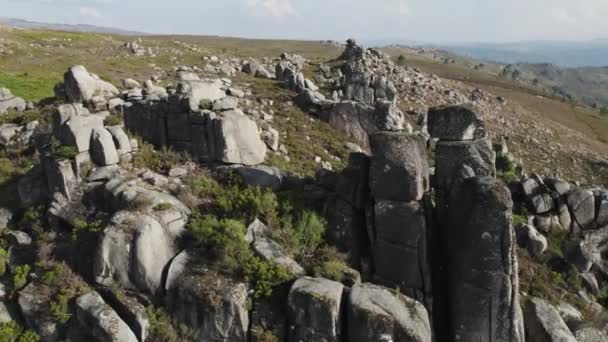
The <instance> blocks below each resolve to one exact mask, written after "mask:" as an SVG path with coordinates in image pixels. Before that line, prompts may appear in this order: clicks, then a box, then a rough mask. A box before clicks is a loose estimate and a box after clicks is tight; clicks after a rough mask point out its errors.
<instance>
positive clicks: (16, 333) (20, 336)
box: [0, 321, 40, 342]
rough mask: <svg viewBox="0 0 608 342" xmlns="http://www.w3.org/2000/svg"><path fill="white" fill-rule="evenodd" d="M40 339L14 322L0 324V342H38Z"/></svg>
mask: <svg viewBox="0 0 608 342" xmlns="http://www.w3.org/2000/svg"><path fill="white" fill-rule="evenodd" d="M38 341H40V337H39V336H38V335H37V334H36V333H35V332H33V331H31V330H28V329H25V328H23V327H22V326H20V325H19V324H18V323H17V322H15V321H10V322H5V323H0V342H38Z"/></svg>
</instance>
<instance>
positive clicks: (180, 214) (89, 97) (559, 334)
mask: <svg viewBox="0 0 608 342" xmlns="http://www.w3.org/2000/svg"><path fill="white" fill-rule="evenodd" d="M503 69H504V68H502V67H501V66H500V65H497V64H496V65H495V64H488V65H486V64H484V63H483V62H479V61H475V60H471V59H468V58H463V57H459V56H457V55H454V54H450V53H446V52H445V51H440V50H434V49H430V50H429V49H420V48H408V47H400V46H391V47H387V48H384V49H373V48H365V47H363V46H361V45H360V44H358V43H357V42H356V41H355V40H354V39H349V40H347V41H346V42H345V43H344V44H343V43H336V42H333V41H286V40H251V39H240V38H227V37H209V36H179V35H172V36H162V35H145V36H143V35H142V36H137V35H135V36H131V35H122V34H108V33H88V32H67V31H54V30H34V29H22V28H15V27H0V147H1V148H0V193H2V194H3V196H2V197H0V335H2V336H8V338H9V340H11V341H12V340H18V341H37V340H39V339H41V340H43V341H63V340H72V341H82V340H91V341H115V342H119V341H120V342H122V341H127V342H131V341H133V342H135V341H153V342H156V341H159V342H160V341H163V342H165V341H169V342H177V341H239V342H245V341H252V342H278V341H281V342H282V341H288V342H291V341H311V342H312V341H336V342H337V341H351V342H378V341H385V342H386V341H395V342H397V341H405V340H408V341H409V340H412V341H421V342H432V341H488V342H489V341H512V342H523V341H524V340H527V341H537V340H538V341H540V340H542V339H549V341H551V340H554V341H561V340H565V341H572V342H575V341H576V342H591V341H593V342H598V341H602V342H604V341H608V336H607V335H606V334H607V333H608V325H607V324H608V282H607V281H606V279H608V271H607V270H608V268H607V267H606V261H607V259H608V257H607V256H608V250H607V248H608V247H607V246H608V244H607V243H606V242H607V241H608V238H607V237H608V190H606V188H608V159H607V158H608V155H607V152H608V140H607V139H608V119H607V118H606V117H603V116H601V115H600V114H599V113H598V111H596V110H593V109H592V108H590V107H588V106H585V105H582V104H579V103H577V102H576V101H574V99H570V100H566V99H564V97H563V96H558V95H557V94H554V93H551V92H547V91H546V89H542V88H541V87H538V86H536V85H534V84H532V85H530V84H528V83H527V82H520V81H518V80H513V79H512V78H508V77H504V76H501V74H502V70H503ZM547 336H549V337H547Z"/></svg>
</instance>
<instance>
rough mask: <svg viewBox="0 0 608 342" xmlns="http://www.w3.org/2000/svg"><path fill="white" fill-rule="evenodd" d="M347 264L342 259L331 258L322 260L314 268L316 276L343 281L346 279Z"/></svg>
mask: <svg viewBox="0 0 608 342" xmlns="http://www.w3.org/2000/svg"><path fill="white" fill-rule="evenodd" d="M345 268H346V265H345V264H344V262H342V261H338V260H329V261H325V262H322V263H321V264H320V265H317V266H315V267H314V268H313V274H314V275H315V276H316V277H323V278H327V279H330V280H335V281H337V282H341V281H342V280H343V279H344V269H345Z"/></svg>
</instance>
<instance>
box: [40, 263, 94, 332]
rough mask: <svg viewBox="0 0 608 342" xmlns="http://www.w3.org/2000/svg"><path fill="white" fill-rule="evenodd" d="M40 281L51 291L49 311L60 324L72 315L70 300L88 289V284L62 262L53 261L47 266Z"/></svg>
mask: <svg viewBox="0 0 608 342" xmlns="http://www.w3.org/2000/svg"><path fill="white" fill-rule="evenodd" d="M41 282H42V284H44V285H45V286H47V287H48V288H49V289H50V290H52V291H53V292H52V296H51V301H50V302H49V313H50V314H51V317H52V318H53V319H54V320H55V321H56V322H58V323H60V324H64V323H66V322H67V321H69V320H70V318H71V317H72V315H71V313H70V302H71V301H72V300H73V299H74V298H76V297H78V296H80V295H82V294H84V293H86V292H87V290H88V289H89V287H88V285H87V284H86V283H85V282H84V281H83V280H81V279H80V278H78V276H76V275H75V274H74V273H73V272H72V270H71V269H70V268H69V267H68V266H67V265H66V264H64V263H54V264H52V265H51V266H50V267H47V268H46V270H45V272H44V274H43V275H42V277H41Z"/></svg>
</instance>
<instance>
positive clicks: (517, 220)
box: [513, 214, 528, 227]
mask: <svg viewBox="0 0 608 342" xmlns="http://www.w3.org/2000/svg"><path fill="white" fill-rule="evenodd" d="M522 224H528V218H527V217H526V216H524V215H517V214H513V227H517V226H519V225H522Z"/></svg>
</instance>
